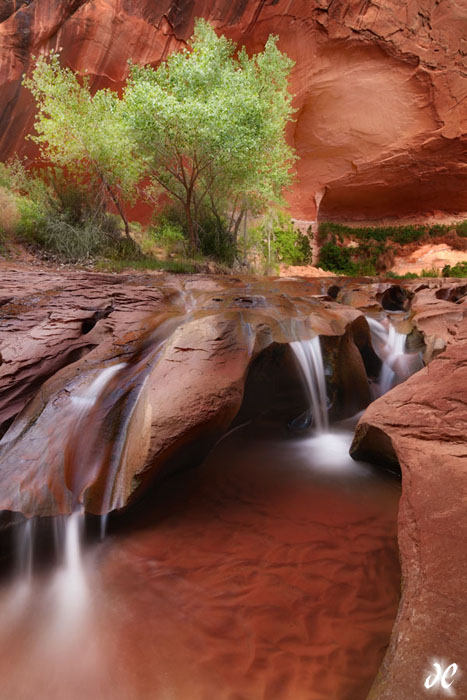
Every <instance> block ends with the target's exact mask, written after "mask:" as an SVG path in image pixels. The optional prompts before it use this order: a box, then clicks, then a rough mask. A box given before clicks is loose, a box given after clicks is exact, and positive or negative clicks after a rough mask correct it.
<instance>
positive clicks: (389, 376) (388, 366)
mask: <svg viewBox="0 0 467 700" xmlns="http://www.w3.org/2000/svg"><path fill="white" fill-rule="evenodd" d="M366 320H367V321H368V325H369V326H370V332H371V338H372V341H373V347H374V350H375V352H376V354H377V355H378V357H379V358H380V360H381V361H382V363H383V364H382V367H381V373H380V376H379V381H378V396H383V394H386V393H387V392H388V391H389V390H390V389H392V388H393V387H394V386H395V385H396V383H397V382H398V377H397V374H398V372H397V370H399V371H401V370H403V374H404V375H405V374H406V371H405V364H406V363H405V362H403V361H402V360H401V358H403V357H404V356H405V355H406V353H405V342H406V339H407V336H406V335H404V333H398V332H397V331H396V329H395V328H394V326H393V324H392V323H391V322H390V321H388V325H387V326H385V325H383V324H382V323H381V322H380V321H377V320H376V319H374V318H371V317H369V316H367V317H366ZM398 365H400V367H398ZM404 378H405V377H404Z"/></svg>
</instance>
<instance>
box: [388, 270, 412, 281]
mask: <svg viewBox="0 0 467 700" xmlns="http://www.w3.org/2000/svg"><path fill="white" fill-rule="evenodd" d="M384 277H389V278H390V279H395V280H416V279H418V275H417V274H416V273H415V272H406V273H405V274H404V275H398V274H396V273H395V272H392V270H388V272H385V273H384Z"/></svg>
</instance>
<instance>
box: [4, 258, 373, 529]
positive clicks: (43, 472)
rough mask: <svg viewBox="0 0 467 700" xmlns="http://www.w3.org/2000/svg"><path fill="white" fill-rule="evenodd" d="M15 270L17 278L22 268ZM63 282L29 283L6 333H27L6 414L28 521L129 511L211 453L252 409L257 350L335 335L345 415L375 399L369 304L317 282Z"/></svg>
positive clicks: (10, 499)
mask: <svg viewBox="0 0 467 700" xmlns="http://www.w3.org/2000/svg"><path fill="white" fill-rule="evenodd" d="M10 274H11V277H10V282H12V281H13V280H14V278H15V276H18V273H16V274H15V273H14V272H11V273H10ZM59 279H61V278H59V277H58V276H54V274H51V275H48V274H43V273H42V272H41V273H38V275H37V276H36V278H35V280H34V283H35V284H36V292H35V294H34V298H31V296H28V288H27V285H26V283H24V290H22V289H21V284H19V286H18V300H17V305H16V307H15V311H14V314H13V312H11V314H10V316H9V317H8V318H9V323H10V325H9V326H8V327H7V328H4V329H2V332H3V333H5V334H6V333H7V332H9V333H11V334H12V333H13V330H14V329H15V328H16V330H17V331H19V333H16V335H15V336H14V337H15V343H16V344H15V346H13V345H11V346H7V350H8V351H9V352H7V353H6V360H7V362H4V364H3V365H2V366H1V367H0V391H2V390H3V391H4V392H5V394H6V392H7V391H8V390H11V391H14V392H16V394H15V396H16V397H18V398H17V401H16V402H15V401H9V402H8V403H6V404H5V409H4V410H5V411H6V415H11V416H12V417H14V416H16V418H15V420H14V422H13V423H12V424H11V425H10V426H9V427H8V423H7V427H8V430H7V431H6V433H5V435H4V437H3V440H2V442H1V444H0V493H1V500H0V508H4V509H10V510H15V511H20V512H23V513H24V514H26V515H28V516H29V515H32V514H41V515H51V514H54V513H57V512H59V513H65V512H69V511H70V510H72V509H73V508H74V507H76V505H77V504H78V503H84V504H85V506H86V509H87V510H88V511H89V512H93V513H101V512H107V511H109V510H112V509H116V508H122V507H123V506H125V505H126V504H127V502H128V501H129V500H130V499H131V498H133V497H134V495H135V494H137V493H138V492H139V491H140V490H141V489H143V488H145V487H146V486H147V484H148V483H149V482H150V481H151V480H152V479H153V478H155V477H156V476H158V477H160V476H162V475H163V474H165V473H166V472H167V471H169V470H171V469H180V468H182V467H184V466H186V465H187V464H195V463H197V462H198V461H199V460H200V459H201V458H202V457H203V456H204V454H205V453H206V451H207V450H209V449H210V447H211V446H212V445H213V444H214V442H215V441H216V440H217V439H218V438H219V437H220V436H221V435H222V434H223V433H224V432H225V431H226V430H227V429H228V428H229V426H230V425H231V424H232V422H233V420H234V419H235V417H236V415H237V414H238V412H239V410H240V408H241V405H242V401H243V396H244V389H245V384H246V381H247V377H248V373H249V370H250V367H251V366H252V363H253V362H254V361H255V358H257V357H258V356H259V355H260V354H261V353H262V352H264V351H265V350H266V349H267V348H270V347H271V346H273V345H274V344H279V345H284V344H288V343H289V342H291V341H293V340H296V339H297V338H311V337H313V336H314V335H320V336H322V337H323V338H326V341H327V342H329V343H334V348H335V353H336V357H337V360H336V364H335V367H336V392H337V395H338V396H339V400H341V399H342V406H343V409H342V410H344V412H345V415H348V413H349V411H351V410H353V406H354V404H355V405H357V406H358V408H363V407H364V406H365V405H367V403H368V401H369V395H368V381H367V377H366V372H365V366H364V362H363V359H362V355H361V353H360V351H359V349H358V348H359V346H360V347H363V346H364V344H365V343H367V344H368V343H369V339H368V329H367V326H366V322H365V321H364V319H363V317H362V314H361V312H360V311H359V310H356V309H353V308H350V307H345V306H343V305H342V304H338V303H335V302H331V301H326V302H323V301H320V300H319V299H318V298H316V296H315V295H314V294H313V292H314V291H315V289H314V287H313V283H308V282H300V281H295V282H293V281H290V280H284V281H282V280H279V279H272V280H254V279H251V278H250V279H248V278H245V279H244V280H242V279H238V278H230V277H218V278H205V277H203V276H199V277H187V278H183V277H176V278H175V277H173V276H170V275H166V276H160V275H154V276H147V275H145V276H137V275H129V276H121V277H120V279H119V280H118V283H115V284H112V283H111V280H112V276H106V275H100V276H96V275H92V274H89V275H88V274H84V273H83V274H81V273H71V274H70V276H69V277H68V278H67V280H66V281H65V282H62V286H61V287H58V283H59ZM29 283H33V280H32V279H30V280H29ZM43 290H45V291H43ZM50 290H52V291H53V293H49V291H50ZM214 290H215V292H216V296H213V291H214ZM91 299H92V303H91ZM5 308H7V307H4V310H5ZM7 312H8V311H7ZM187 313H188V315H186V314H187ZM41 319H42V326H39V323H38V321H39V320H41ZM50 324H58V330H56V328H55V327H54V326H52V328H51V327H50ZM362 324H363V326H362ZM38 326H39V327H40V332H38V330H37V328H38ZM69 327H71V328H72V331H73V332H72V333H69V334H67V333H66V332H65V330H64V329H67V328H69ZM83 330H85V331H86V333H84V334H83ZM365 332H366V334H367V337H366V340H365V338H364V335H365ZM349 334H350V335H349ZM31 336H33V338H35V339H36V342H35V344H34V343H33V344H31ZM4 337H8V336H7V335H5V336H4ZM83 337H84V340H83V339H82V338H83ZM333 339H334V340H333ZM79 343H86V346H88V344H90V343H93V346H92V347H90V348H89V351H88V352H87V353H86V355H85V356H83V357H80V358H76V357H74V358H72V359H73V361H72V362H71V363H68V364H67V363H66V358H67V357H68V355H66V353H65V351H66V349H67V348H72V349H74V348H75V346H76V344H78V345H79ZM79 347H82V346H80V345H79ZM57 348H59V349H60V353H59V355H58V357H57V356H56V355H55V354H54V353H55V352H56V349H57ZM2 352H3V349H2ZM36 355H39V357H41V356H42V357H47V359H48V363H49V364H48V365H47V366H48V373H49V374H48V375H45V374H41V373H40V372H39V373H36V375H35V381H36V385H34V383H33V381H32V379H31V374H32V376H34V375H33V372H34V368H35V363H37V357H36ZM22 358H24V359H22ZM64 358H65V359H64ZM23 365H24V367H26V368H28V371H26V370H23V369H22V368H23ZM63 365H65V366H63ZM5 367H7V368H8V369H4V368H5ZM344 368H345V369H344ZM2 371H3V372H4V374H2V373H1V372H2ZM14 372H16V374H15V375H14V374H13V373H14ZM114 372H115V374H114ZM49 375H52V376H49ZM295 376H296V378H297V376H298V375H297V374H296V375H295ZM12 377H14V379H12ZM103 377H108V380H107V379H106V380H105V382H104V380H103ZM102 382H104V383H102ZM10 386H11V387H12V388H11V389H10ZM3 387H5V388H3ZM96 387H98V388H99V389H98V390H97V388H96ZM39 388H40V390H39V391H37V390H38V389H39ZM34 391H36V393H35V395H34V397H33V398H32V399H31V400H30V401H29V403H28V402H27V400H28V399H29V398H30V395H31V394H32V393H34ZM347 393H350V394H351V395H352V397H353V398H352V400H351V401H350V399H349V400H347V399H345V400H344V397H346V395H347ZM349 401H350V403H349ZM346 402H347V403H346ZM355 402H356V403H355ZM347 404H348V405H347ZM351 404H352V406H351ZM20 408H21V409H22V410H20ZM303 408H305V406H303V404H302V410H303ZM8 412H9V413H8ZM292 417H293V414H292V415H289V416H285V418H284V424H285V422H286V420H288V419H289V418H292ZM84 436H85V437H84ZM39 444H40V445H43V446H44V448H43V449H41V450H37V445H39Z"/></svg>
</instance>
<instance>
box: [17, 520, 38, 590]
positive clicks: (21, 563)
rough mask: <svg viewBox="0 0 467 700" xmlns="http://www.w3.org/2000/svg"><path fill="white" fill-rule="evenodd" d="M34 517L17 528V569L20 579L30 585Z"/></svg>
mask: <svg viewBox="0 0 467 700" xmlns="http://www.w3.org/2000/svg"><path fill="white" fill-rule="evenodd" d="M34 526H35V521H34V518H28V519H27V520H25V521H24V522H23V523H21V525H18V528H17V533H16V537H17V542H16V552H17V562H18V563H17V569H18V575H19V577H20V580H21V582H22V583H23V584H26V585H28V584H29V583H30V581H31V577H32V567H33V556H34V529H35V528H34Z"/></svg>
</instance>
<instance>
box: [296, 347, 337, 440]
mask: <svg viewBox="0 0 467 700" xmlns="http://www.w3.org/2000/svg"><path fill="white" fill-rule="evenodd" d="M290 346H291V348H292V350H293V352H294V354H295V357H296V359H297V362H298V364H299V366H300V369H301V371H302V374H303V377H304V380H305V385H306V388H307V393H308V398H309V401H310V408H311V412H312V416H313V421H314V425H315V429H316V431H317V432H320V433H322V432H325V431H326V430H327V429H328V427H329V420H328V405H327V404H328V402H327V392H326V379H325V376H324V364H323V356H322V353H321V344H320V341H319V336H315V337H314V338H311V339H310V340H296V341H294V342H292V343H290Z"/></svg>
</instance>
